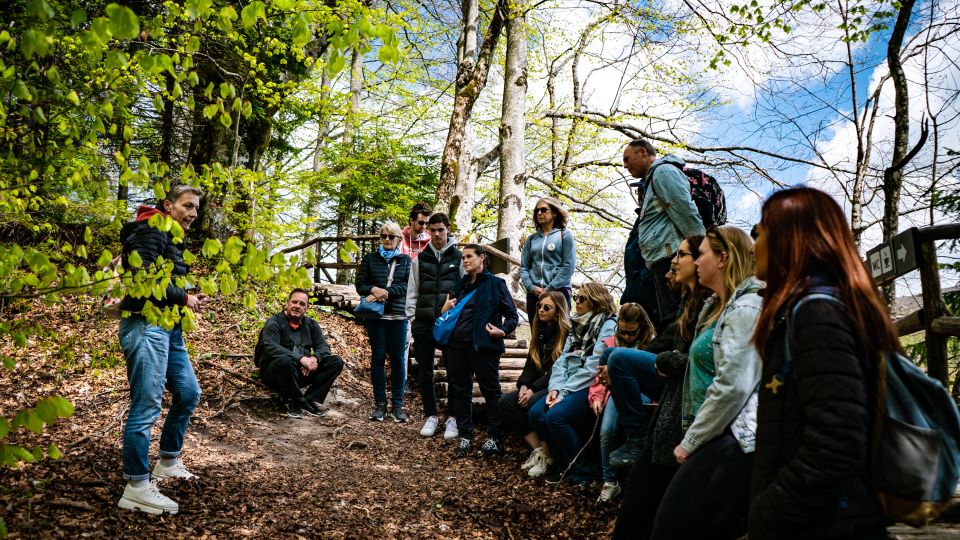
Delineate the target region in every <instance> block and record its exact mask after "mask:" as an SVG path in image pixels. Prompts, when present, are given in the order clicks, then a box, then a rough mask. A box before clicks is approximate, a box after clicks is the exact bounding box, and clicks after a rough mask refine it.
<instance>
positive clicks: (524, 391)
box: [517, 386, 533, 407]
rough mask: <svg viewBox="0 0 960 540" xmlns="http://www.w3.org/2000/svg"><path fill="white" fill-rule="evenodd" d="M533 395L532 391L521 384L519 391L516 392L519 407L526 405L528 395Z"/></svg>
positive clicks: (528, 398) (528, 399)
mask: <svg viewBox="0 0 960 540" xmlns="http://www.w3.org/2000/svg"><path fill="white" fill-rule="evenodd" d="M532 395H533V392H531V391H530V389H529V388H527V387H526V386H521V387H520V391H519V392H517V405H519V406H521V407H526V406H527V402H529V401H530V396H532Z"/></svg>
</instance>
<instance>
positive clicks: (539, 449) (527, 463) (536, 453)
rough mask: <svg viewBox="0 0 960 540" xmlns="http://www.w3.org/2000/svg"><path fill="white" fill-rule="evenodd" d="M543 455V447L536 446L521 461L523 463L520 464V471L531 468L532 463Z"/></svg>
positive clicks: (535, 462)
mask: <svg viewBox="0 0 960 540" xmlns="http://www.w3.org/2000/svg"><path fill="white" fill-rule="evenodd" d="M542 457H543V448H542V447H539V446H538V447H536V448H534V449H533V451H532V452H530V457H528V458H527V460H526V461H524V462H523V465H521V466H520V470H521V471H529V470H530V469H532V468H533V466H534V465H536V464H537V463H539V462H540V459H541V458H542Z"/></svg>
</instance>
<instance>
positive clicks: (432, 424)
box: [420, 416, 440, 437]
mask: <svg viewBox="0 0 960 540" xmlns="http://www.w3.org/2000/svg"><path fill="white" fill-rule="evenodd" d="M439 425H440V419H439V418H437V417H436V416H430V417H427V421H426V422H424V423H423V427H422V428H420V435H421V436H422V437H433V435H434V434H435V433H436V432H437V426H439Z"/></svg>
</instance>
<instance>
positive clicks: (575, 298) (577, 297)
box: [573, 294, 590, 304]
mask: <svg viewBox="0 0 960 540" xmlns="http://www.w3.org/2000/svg"><path fill="white" fill-rule="evenodd" d="M588 300H590V299H589V298H587V297H586V296H585V295H582V294H575V295H573V301H574V302H576V303H578V304H579V303H580V302H586V301H588Z"/></svg>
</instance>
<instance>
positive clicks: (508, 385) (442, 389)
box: [436, 381, 517, 398]
mask: <svg viewBox="0 0 960 540" xmlns="http://www.w3.org/2000/svg"><path fill="white" fill-rule="evenodd" d="M436 387H437V397H438V398H446V397H447V396H448V395H449V392H448V390H447V383H445V382H438V383H436ZM516 389H517V383H516V382H503V381H501V382H500V391H501V392H503V393H504V394H506V393H508V392H513V391H514V390H516ZM482 395H483V394H481V393H480V387H479V386H477V383H473V397H482Z"/></svg>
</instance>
